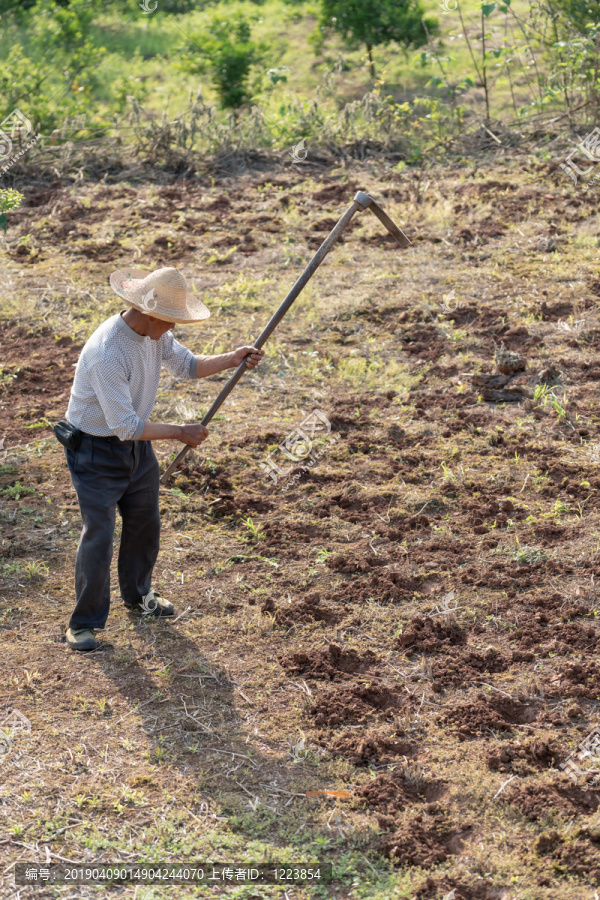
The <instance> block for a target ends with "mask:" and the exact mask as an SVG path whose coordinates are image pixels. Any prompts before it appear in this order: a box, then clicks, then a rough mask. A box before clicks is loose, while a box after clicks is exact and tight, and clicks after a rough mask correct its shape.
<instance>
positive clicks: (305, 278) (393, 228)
mask: <svg viewBox="0 0 600 900" xmlns="http://www.w3.org/2000/svg"><path fill="white" fill-rule="evenodd" d="M364 209H370V210H371V212H372V213H374V215H375V216H377V218H378V219H379V221H380V222H381V223H382V225H385V227H386V228H387V230H388V231H389V232H390V234H392V235H393V236H394V238H395V239H396V240H397V242H398V244H399V245H400V246H401V247H403V248H405V247H410V246H411V242H410V241H409V239H408V238H407V237H406V235H405V234H404V232H403V231H401V230H400V228H398V226H397V225H396V223H395V222H393V221H392V219H390V217H389V216H388V214H387V213H386V212H384V211H383V209H382V208H381V207H380V206H379V204H378V203H376V202H375V200H373V198H372V197H371V196H370V195H369V194H365V193H364V192H363V191H358V192H357V193H356V195H355V197H354V200H353V201H352V204H351V205H350V206H349V207H348V209H347V210H346V212H345V213H344V214H343V216H341V218H340V219H339V221H338V222H337V224H336V225H335V227H334V228H333V229H332V230H331V231H330V233H329V234H328V235H327V237H326V238H325V240H324V241H323V243H322V244H321V246H320V247H319V249H318V250H317V252H316V253H315V255H314V256H313V258H312V259H311V261H310V262H309V264H308V265H307V267H306V268H305V270H304V271H303V272H302V274H301V275H300V277H299V278H298V280H297V281H296V283H295V284H294V286H293V287H292V289H291V290H290V292H289V293H288V295H287V297H286V298H285V299H284V301H283V302H282V304H281V306H280V307H279V309H277V311H276V312H275V313H273V315H272V316H271V318H270V320H269V322H268V323H267V325H266V326H265V328H264V330H263V331H262V333H261V334H260V336H259V337H258V338H257V340H256V341H254V344H253V346H254V347H258V349H259V350H260V348H261V347H262V346H263V344H264V343H265V342H266V341H267V339H268V338H269V337H270V336H271V334H272V333H273V331H275V329H276V328H277V326H278V325H279V323H280V322H281V320H282V319H283V317H284V316H285V314H286V312H287V311H288V309H289V308H290V306H291V305H292V303H293V302H294V300H295V299H296V297H297V296H298V294H300V292H301V291H302V290H303V288H305V287H306V285H307V283H308V282H309V281H310V279H311V278H312V276H313V275H314V273H315V272H316V270H317V269H318V268H319V266H320V265H321V263H322V262H323V260H324V259H325V257H326V256H327V254H328V253H329V251H330V250H331V248H332V247H333V245H334V244H335V242H336V241H337V240H338V238H339V237H340V235H341V234H342V232H343V231H344V229H345V228H346V226H347V225H348V223H349V222H350V220H351V219H352V217H353V216H354V214H355V213H357V212H360V211H362V210H364ZM245 371H246V360H243V361H242V362H241V363H240V364H239V366H238V367H237V369H236V370H235V372H234V373H233V375H232V376H231V378H230V379H229V381H228V382H227V384H226V385H225V387H224V388H223V390H222V391H221V393H220V394H219V396H218V397H217V398H216V400H215V401H214V403H213V405H212V406H211V408H210V409H209V410H208V412H207V413H206V415H205V416H204V417H203V419H202V423H201V424H202V425H208V423H209V422H210V420H211V419H212V417H213V416H214V415H215V413H216V412H217V410H218V409H219V407H220V406H221V405H222V403H223V402H224V401H225V400H226V398H227V397H228V396H229V394H230V393H231V391H232V390H233V389H234V387H235V386H236V384H237V383H238V381H239V380H240V378H241V377H242V375H243V374H244V372H245ZM191 449H192V448H191V447H189V446H186V447H184V448H183V450H180V451H179V453H178V454H177V456H176V457H175V459H174V460H173V462H172V463H171V464H170V466H169V467H168V469H167V470H166V472H165V473H164V475H163V476H162V478H161V479H160V481H161V484H164V483H165V481H166V480H167V478H168V477H169V476H170V475H171V473H172V472H174V471H175V469H177V468H178V466H179V465H180V464H181V462H182V461H183V459H184V457H185V456H186V454H187V453H189V451H190V450H191Z"/></svg>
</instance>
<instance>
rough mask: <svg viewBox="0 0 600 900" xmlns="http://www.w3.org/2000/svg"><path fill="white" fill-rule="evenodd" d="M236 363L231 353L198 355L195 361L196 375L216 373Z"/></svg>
mask: <svg viewBox="0 0 600 900" xmlns="http://www.w3.org/2000/svg"><path fill="white" fill-rule="evenodd" d="M235 365H236V363H235V360H234V354H233V353H219V355H218V356H199V357H198V360H197V362H196V376H197V377H198V378H206V377H207V376H208V375H216V374H217V372H223V371H224V370H225V369H232V368H234V367H235Z"/></svg>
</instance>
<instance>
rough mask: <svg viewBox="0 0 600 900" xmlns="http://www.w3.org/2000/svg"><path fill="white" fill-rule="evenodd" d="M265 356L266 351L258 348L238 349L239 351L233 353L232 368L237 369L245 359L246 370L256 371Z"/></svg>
mask: <svg viewBox="0 0 600 900" xmlns="http://www.w3.org/2000/svg"><path fill="white" fill-rule="evenodd" d="M264 355H265V351H264V350H259V349H258V348H257V347H238V348H237V350H234V351H233V366H232V368H235V369H237V367H238V366H239V364H240V363H241V361H242V360H243V359H245V360H246V368H248V369H254V368H256V366H257V365H258V364H259V362H260V361H261V359H262V357H263V356H264Z"/></svg>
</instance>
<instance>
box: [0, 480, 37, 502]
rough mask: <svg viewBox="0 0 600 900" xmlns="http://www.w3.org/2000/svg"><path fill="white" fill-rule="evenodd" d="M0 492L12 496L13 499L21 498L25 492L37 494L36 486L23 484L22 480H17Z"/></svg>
mask: <svg viewBox="0 0 600 900" xmlns="http://www.w3.org/2000/svg"><path fill="white" fill-rule="evenodd" d="M0 494H4V496H5V497H10V499H11V500H19V499H20V498H21V497H22V496H23V495H25V494H35V488H32V487H27V485H23V484H21V482H20V481H15V483H14V484H13V485H11V486H10V487H7V488H4V490H2V491H0Z"/></svg>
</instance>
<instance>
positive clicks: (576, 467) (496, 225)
mask: <svg viewBox="0 0 600 900" xmlns="http://www.w3.org/2000/svg"><path fill="white" fill-rule="evenodd" d="M517 176H518V177H517ZM356 189H363V190H366V191H370V192H371V193H373V195H374V196H375V197H376V198H377V199H378V200H379V201H380V202H381V203H382V204H383V205H384V207H385V208H386V210H387V211H388V212H389V213H390V214H391V215H392V216H393V217H394V218H395V220H396V221H397V222H398V224H399V225H400V226H401V227H402V228H403V229H404V230H405V231H406V233H407V234H408V235H409V237H410V238H411V240H412V241H413V244H414V246H413V248H411V249H409V250H407V251H401V250H399V249H398V248H397V247H396V245H395V244H394V243H392V242H391V241H390V240H389V239H388V238H386V236H385V233H384V232H383V231H382V229H381V226H380V225H379V223H378V222H377V221H376V220H375V219H374V217H372V216H370V214H369V213H366V212H365V213H363V214H361V215H360V216H359V217H357V218H356V219H355V220H354V223H353V225H352V227H351V228H350V230H349V231H348V232H347V233H346V235H345V237H344V239H343V241H342V242H341V244H340V245H339V246H338V247H337V249H335V250H334V252H333V253H332V254H331V256H330V257H329V258H328V259H327V260H326V262H325V263H324V264H323V266H322V268H321V269H320V270H319V272H318V273H317V275H316V276H315V278H314V279H313V281H312V282H311V283H310V286H309V288H308V289H307V290H306V292H305V293H304V294H303V295H302V296H301V298H300V299H299V300H298V301H297V303H296V305H295V307H294V308H293V309H292V311H291V312H290V313H289V315H288V317H287V318H286V319H285V320H284V322H283V324H282V325H281V326H280V328H279V329H278V330H277V332H276V333H275V335H274V338H273V340H272V342H270V344H268V345H267V357H266V359H265V362H264V363H263V364H262V365H261V366H260V367H259V369H258V370H257V371H256V372H255V373H251V374H248V375H247V376H246V377H245V378H244V380H243V382H242V384H241V385H240V386H238V388H237V389H236V391H235V393H234V394H233V395H232V397H231V399H230V401H229V402H228V403H227V404H226V405H225V406H224V407H223V408H222V410H221V413H220V414H218V415H217V416H216V418H215V419H214V420H213V423H212V425H211V428H210V430H211V436H210V438H209V440H208V441H207V442H206V443H205V444H204V445H203V447H202V448H201V449H202V452H200V451H198V452H196V453H195V454H193V455H192V457H189V464H188V465H187V466H185V467H184V469H183V470H182V471H181V472H180V473H178V474H176V475H175V477H174V478H173V479H172V480H171V482H170V483H169V484H168V485H167V486H166V487H165V489H164V490H163V491H162V512H163V537H162V550H161V555H160V557H159V563H158V566H157V570H156V573H155V574H156V587H157V588H158V589H159V590H161V592H162V593H163V594H164V595H165V596H168V597H169V598H170V599H172V600H173V601H174V602H175V603H176V606H177V615H179V614H181V618H178V619H177V621H175V622H172V623H169V622H164V623H163V622H159V623H157V622H155V621H147V620H144V619H140V618H138V617H136V616H133V615H132V614H129V613H127V612H126V611H125V609H124V608H123V606H122V604H121V602H120V599H119V596H118V588H117V587H116V579H115V578H113V597H114V605H113V608H112V611H111V615H110V617H109V620H108V623H107V628H106V630H105V631H104V632H102V633H100V637H101V639H102V643H101V649H100V650H99V651H97V652H95V653H93V654H90V655H81V656H80V655H75V654H73V653H71V652H69V651H68V649H67V648H66V645H65V643H64V630H65V627H66V624H67V621H68V617H69V615H70V612H71V608H72V604H73V587H72V580H73V565H74V556H75V548H76V545H77V540H78V533H79V514H78V508H77V503H76V498H75V495H74V492H73V489H72V487H71V484H70V480H69V476H68V470H67V467H66V464H65V461H64V456H63V453H62V449H61V448H60V446H59V445H58V444H57V443H56V442H55V441H54V439H53V437H52V433H51V431H50V428H49V423H50V422H53V421H55V420H56V419H57V418H59V417H61V416H62V415H63V414H64V411H65V409H66V404H67V401H68V395H69V390H70V385H71V380H72V375H73V366H74V364H75V363H76V360H77V356H78V351H79V349H80V347H81V345H82V343H83V342H84V340H85V339H86V338H87V336H88V335H89V334H90V333H91V332H92V331H93V330H94V328H95V327H96V326H97V325H98V324H99V323H100V322H101V321H103V319H104V318H106V317H108V316H109V315H112V314H114V313H115V312H117V311H118V310H119V309H120V308H121V307H120V305H119V300H118V298H116V297H114V296H113V295H112V294H111V292H110V290H109V288H108V285H107V279H108V275H109V274H110V272H111V271H112V270H113V269H115V268H117V267H119V266H121V265H126V266H127V265H135V266H136V267H137V268H140V267H148V268H154V267H157V266H159V265H177V267H178V268H180V269H181V270H182V271H183V272H184V274H185V275H186V277H188V278H189V279H190V280H191V281H192V282H193V283H194V284H195V286H196V289H197V291H198V293H199V295H200V296H201V297H202V298H203V299H204V301H205V302H206V304H207V305H208V306H209V308H210V309H211V310H212V317H211V319H209V320H208V321H207V322H206V323H201V324H199V325H196V326H192V327H190V328H189V329H184V328H178V329H177V331H176V334H177V336H178V337H179V338H180V339H181V340H184V341H185V342H186V344H187V345H188V346H190V348H191V349H193V350H194V351H195V352H198V353H212V352H221V351H223V350H226V349H231V348H233V347H235V346H239V345H240V344H242V343H247V342H249V341H250V340H251V339H253V338H255V337H256V336H257V334H258V333H259V332H260V330H261V329H262V327H263V325H264V324H265V323H266V321H267V320H268V317H269V315H270V313H271V312H272V311H273V310H274V309H275V308H276V306H277V305H278V303H279V302H280V300H281V299H282V298H283V296H284V295H285V293H286V292H287V290H288V288H289V287H290V286H291V284H292V283H293V281H294V279H295V278H296V276H297V275H298V274H299V272H300V271H301V269H302V267H303V264H304V263H305V261H307V260H308V259H309V258H310V254H311V251H312V250H313V249H314V248H316V247H317V246H318V245H319V244H320V242H321V241H322V240H323V238H324V237H325V235H326V233H327V231H328V230H329V229H330V228H331V227H332V225H333V224H334V222H335V221H336V220H337V218H338V216H339V215H340V214H341V212H342V211H343V209H344V208H345V207H346V205H347V202H348V201H349V200H350V199H351V197H352V195H353V192H354V191H355V190H356ZM597 234H598V216H597V211H596V199H595V197H594V196H593V195H592V196H589V197H586V196H585V195H584V194H583V193H581V194H574V193H573V189H572V187H571V184H570V182H568V179H564V176H562V175H561V173H560V172H558V173H557V172H556V171H552V168H551V166H549V165H546V164H543V165H542V164H540V165H537V164H536V165H534V164H531V163H527V162H524V161H523V160H512V161H509V162H507V163H505V164H502V163H496V164H492V163H490V164H489V166H488V167H487V169H484V168H481V169H479V170H477V171H476V170H474V169H472V168H468V167H463V166H457V167H456V168H455V169H449V168H448V169H445V170H441V169H440V170H438V171H435V172H432V173H430V175H429V177H428V178H425V179H424V180H423V181H421V182H420V183H419V182H417V180H416V178H413V177H412V176H410V175H400V174H397V173H394V172H393V171H390V172H389V173H386V172H384V171H382V170H378V169H377V167H375V166H372V167H371V168H369V167H368V166H365V168H363V169H361V170H359V169H357V170H353V171H351V172H347V171H346V170H338V171H336V172H333V173H331V174H327V175H326V174H318V173H316V174H315V173H314V172H310V170H308V169H307V168H303V167H302V166H291V167H290V169H289V170H288V171H286V172H283V173H278V174H276V175H273V176H261V177H258V176H257V177H254V178H252V177H250V176H245V177H243V178H239V179H232V180H230V181H226V182H221V183H215V184H213V185H212V186H209V185H208V184H204V183H201V182H200V181H197V180H191V181H186V182H175V183H172V184H168V185H148V184H144V185H137V184H124V183H120V184H116V185H110V184H90V183H86V182H85V181H80V182H79V183H78V184H77V186H76V187H74V186H69V185H67V184H64V183H60V182H58V181H57V182H55V183H54V184H52V185H49V186H47V187H45V188H43V189H42V188H37V189H35V190H33V189H32V190H31V191H29V193H28V194H27V201H26V203H25V205H24V206H23V208H22V210H20V211H18V212H16V213H15V214H11V216H10V221H9V231H8V234H7V240H6V241H5V242H4V245H3V248H2V249H1V251H0V252H1V255H2V270H3V273H4V278H3V284H2V287H1V288H0V290H1V295H0V298H1V299H0V302H1V304H2V316H3V321H2V331H1V338H0V438H1V437H2V436H4V447H3V451H2V453H1V454H0V463H1V468H0V494H1V495H2V504H1V510H0V516H1V519H0V521H1V528H2V532H1V541H2V550H1V554H0V556H1V559H0V576H1V578H0V598H1V601H2V602H1V619H0V642H1V647H2V656H1V658H2V662H3V666H4V677H3V679H2V688H1V689H0V690H1V693H2V702H1V708H2V710H3V711H4V712H3V713H2V715H7V714H8V713H10V711H11V710H15V709H16V710H18V711H19V712H20V713H21V714H22V715H23V716H25V717H26V718H27V720H29V722H30V723H31V730H30V731H29V730H27V729H23V730H21V731H19V732H18V733H16V732H15V733H14V734H13V737H12V741H11V746H9V747H6V748H5V750H6V752H5V753H4V756H3V762H2V768H1V769H0V780H1V782H2V785H1V788H0V791H1V804H0V815H1V817H2V818H1V825H0V832H1V835H0V856H1V860H2V868H3V872H4V874H3V879H4V886H3V887H2V888H1V890H2V891H3V893H2V894H1V896H2V897H6V898H8V897H13V896H14V897H17V896H19V897H21V898H30V897H36V898H37V897H43V898H46V897H48V898H49V897H61V898H67V897H69V898H80V897H83V898H88V897H94V896H96V895H97V894H98V892H100V891H110V892H111V893H114V894H115V895H118V896H123V897H132V898H133V897H135V898H137V900H154V898H163V897H164V898H171V897H173V898H175V897H177V898H182V897H196V896H198V897H201V896H219V895H223V894H224V893H225V892H224V890H223V889H222V888H219V887H214V886H204V887H191V886H187V887H180V886H171V887H168V886H159V885H153V886H150V885H138V886H137V887H135V886H132V885H127V886H121V887H113V888H109V887H107V886H106V885H98V886H80V887H77V888H73V887H70V886H69V885H61V886H53V887H51V886H49V885H39V884H38V885H36V886H35V887H21V889H20V893H19V894H17V888H14V887H11V885H12V883H13V875H12V864H14V863H15V862H17V861H18V862H24V861H38V862H41V863H46V862H48V863H53V864H56V863H60V862H61V861H65V860H68V861H72V862H76V863H78V864H83V863H88V862H95V863H98V862H101V861H102V862H107V863H117V862H119V863H123V864H125V863H137V862H145V863H158V862H165V863H171V862H178V863H182V862H190V861H200V860H205V861H210V862H212V861H215V860H216V861H219V862H221V863H224V864H227V863H230V864H232V863H238V864H242V863H244V864H248V863H251V862H254V863H259V862H265V861H266V862H269V861H276V862H279V863H282V864H287V863H289V864H293V863H294V862H296V863H299V862H302V863H312V864H318V863H326V862H331V863H333V866H334V878H333V880H332V881H331V883H330V884H327V885H321V886H306V885H305V886H302V885H295V886H288V887H286V888H284V887H279V886H277V887H275V886H273V887H260V888H259V887H256V886H247V885H246V886H245V885H235V886H234V887H232V888H230V889H229V890H228V891H227V895H228V896H232V897H239V898H256V897H281V898H288V900H292V898H293V900H305V898H313V897H314V898H319V897H322V898H374V900H377V898H379V900H384V898H390V897H397V898H413V900H442V898H444V897H448V898H454V900H508V898H511V900H517V898H519V900H550V898H552V900H556V898H557V897H561V898H564V900H587V898H589V900H593V898H594V896H596V897H597V896H598V895H597V894H596V895H595V890H596V889H597V885H598V881H599V878H600V815H599V811H598V805H599V798H600V792H599V789H598V788H597V787H596V786H595V785H594V783H593V778H592V775H593V773H592V775H589V774H586V773H587V770H588V769H589V768H590V765H592V764H593V760H592V761H591V762H590V758H589V755H588V757H583V756H581V758H577V757H576V756H573V757H571V759H572V760H575V761H576V762H577V766H578V767H579V768H580V769H582V770H584V774H583V775H580V776H579V780H578V781H577V782H576V780H575V775H573V777H571V776H570V774H569V773H570V772H571V771H572V767H571V768H570V767H569V766H567V770H563V769H561V768H560V767H561V764H564V763H565V762H566V761H567V759H568V758H569V756H570V754H577V753H579V750H578V745H579V744H580V742H581V741H583V740H584V739H585V738H586V737H587V736H588V735H589V734H590V733H591V732H592V731H593V729H594V728H595V727H596V726H598V725H600V722H599V719H598V704H599V702H600V662H599V660H598V655H597V652H598V646H599V643H600V629H599V626H598V621H597V619H598V610H600V600H598V599H597V597H596V586H595V578H596V577H597V576H598V575H599V574H600V559H599V553H600V499H599V497H600V495H599V493H598V487H599V486H600V477H599V476H598V464H599V462H600V444H598V415H599V404H598V397H597V393H598V382H599V381H600V356H599V355H598V349H599V345H600V315H599V313H598V299H597V298H598V295H599V294H600V273H599V271H598V238H597ZM225 378H226V375H222V376H216V377H214V378H211V379H208V380H206V381H203V382H200V383H196V382H194V383H191V382H188V381H175V380H174V379H173V378H172V377H171V376H170V375H168V374H167V373H165V374H164V376H163V380H162V382H161V391H160V393H159V397H158V402H157V407H156V410H155V414H154V416H153V418H154V419H156V420H157V421H169V420H170V421H173V420H176V421H190V420H195V419H199V418H200V416H201V414H202V413H203V412H204V411H205V410H206V408H207V407H208V405H209V404H210V402H211V401H212V399H213V398H214V396H216V394H217V392H218V390H219V389H220V387H221V386H222V384H223V383H224V380H225ZM315 410H316V411H317V412H316V413H314V414H313V419H312V422H313V423H317V424H316V426H313V427H312V431H313V432H314V434H312V433H311V431H310V429H311V426H310V420H309V423H308V424H307V423H305V420H306V418H307V416H309V415H310V414H311V413H313V412H314V411H315ZM303 423H304V424H303ZM329 427H330V431H329V430H328V429H329ZM298 429H301V431H304V432H305V434H306V432H307V429H308V438H310V439H311V440H310V441H309V443H307V438H306V437H305V436H303V435H302V434H301V433H300V432H299V431H298ZM281 444H283V449H281V448H280V446H279V445H281ZM155 449H156V451H157V455H158V456H159V459H160V460H161V465H162V466H163V468H164V467H165V466H166V464H167V461H168V460H169V459H170V458H171V454H172V451H173V449H174V448H173V446H171V445H170V444H168V443H158V444H156V445H155ZM285 450H287V451H288V455H286V453H285V452H284V451H285ZM269 454H272V455H269ZM294 456H295V458H296V459H295V461H294V459H293V457H294ZM291 457H292V458H291ZM267 458H268V459H270V460H271V461H272V462H274V463H275V465H276V466H277V468H278V469H279V470H280V472H282V473H284V474H278V473H277V472H276V471H275V470H274V469H272V468H271V471H272V472H273V473H274V474H273V477H269V474H268V469H269V463H268V462H266V460H267ZM261 464H262V465H261ZM303 465H304V466H306V468H304V469H303V468H302V466H303ZM0 725H1V723H0ZM592 767H593V765H592ZM318 792H329V793H318ZM332 792H337V793H332Z"/></svg>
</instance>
